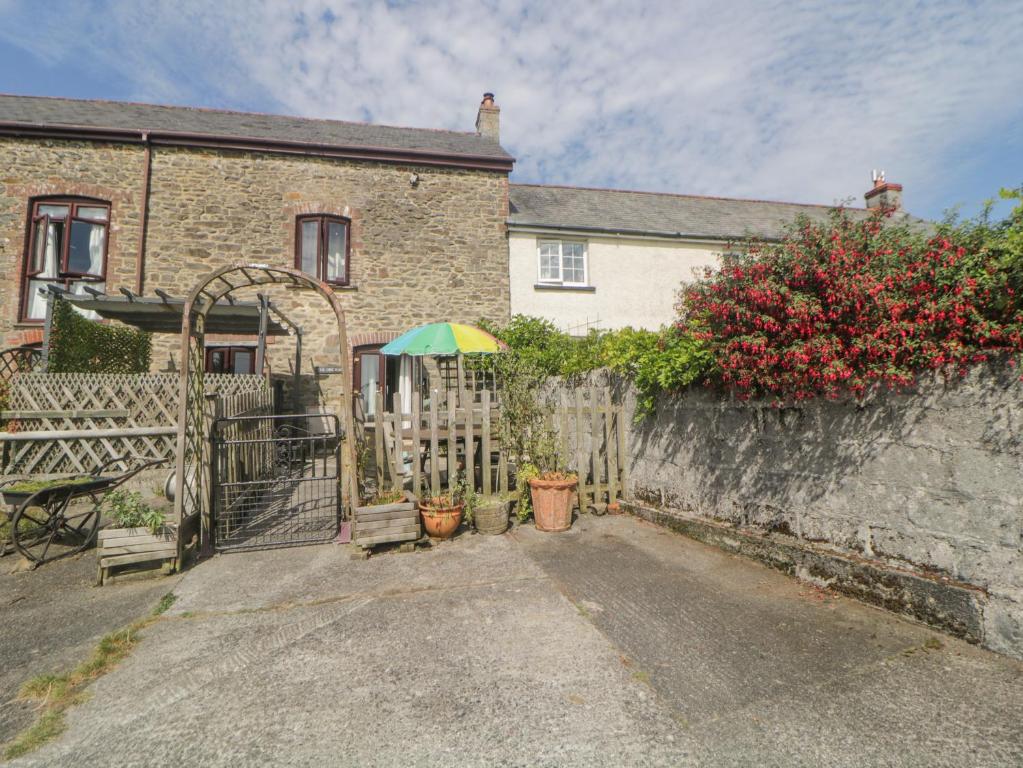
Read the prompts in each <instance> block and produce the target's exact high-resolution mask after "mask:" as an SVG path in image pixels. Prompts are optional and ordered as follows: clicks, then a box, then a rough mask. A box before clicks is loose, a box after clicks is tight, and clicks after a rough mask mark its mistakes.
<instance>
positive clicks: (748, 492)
mask: <svg viewBox="0 0 1023 768" xmlns="http://www.w3.org/2000/svg"><path fill="white" fill-rule="evenodd" d="M616 386H617V389H618V393H619V395H620V396H621V397H623V399H624V400H625V403H626V418H627V419H630V423H631V419H632V416H633V415H634V412H635V393H634V392H633V391H632V389H631V387H630V386H629V385H628V384H626V383H623V382H620V381H619V382H618V383H617V385H616ZM630 453H631V465H630V466H631V471H632V478H631V480H632V482H631V495H632V498H634V499H635V500H636V501H637V502H638V503H639V504H640V505H642V506H645V507H646V508H648V509H649V508H656V510H657V511H659V512H660V513H668V514H674V515H675V517H678V518H680V519H681V518H688V519H703V520H704V521H714V522H717V523H723V524H725V525H727V526H731V527H732V528H734V529H736V530H741V531H744V532H748V533H752V534H756V535H759V536H762V537H764V538H765V539H766V538H769V539H771V540H772V541H773V542H775V543H778V542H781V543H783V544H784V545H785V546H786V547H791V546H796V547H799V546H802V547H803V548H804V549H807V550H810V549H812V550H813V551H814V552H815V553H816V554H815V557H816V556H817V555H819V554H821V553H823V554H825V555H826V554H827V553H828V552H832V553H834V554H835V556H836V557H838V558H844V559H850V558H851V559H852V560H853V561H855V562H856V563H860V564H864V563H865V564H868V565H869V566H871V568H872V569H874V570H873V571H870V572H871V573H873V572H875V571H876V573H877V574H879V575H877V577H876V578H877V579H878V580H879V584H880V582H883V581H884V578H885V577H884V574H885V573H888V574H896V573H898V574H910V575H916V576H919V577H921V578H923V579H926V580H927V581H928V582H930V583H933V584H936V585H938V586H939V587H940V586H941V585H942V584H945V585H947V586H948V588H949V589H950V590H953V589H954V590H962V589H966V590H970V591H971V592H973V591H975V592H976V595H977V597H976V600H975V604H976V606H977V609H976V610H977V614H978V615H977V618H976V621H975V622H973V621H971V622H969V623H971V624H976V626H970V628H969V629H968V630H966V631H962V630H959V631H956V629H955V627H954V626H953V625H952V624H949V623H948V622H944V623H943V622H941V621H938V622H936V623H937V624H938V625H942V624H944V628H946V629H948V630H950V631H953V632H954V633H956V634H960V635H962V636H965V637H967V638H968V639H971V640H973V641H975V642H980V643H982V644H983V645H985V646H986V647H988V648H991V649H992V650H996V651H999V652H1002V653H1005V654H1008V655H1011V656H1015V657H1017V658H1023V506H1021V487H1023V484H1021V480H1023V382H1021V381H1020V377H1019V372H1018V371H1014V370H1013V369H1011V368H1009V367H1008V366H1002V365H991V366H985V367H981V368H977V369H975V370H974V371H972V372H971V373H970V374H969V375H968V376H967V377H966V378H965V379H962V380H956V381H949V382H946V381H945V380H944V379H942V378H941V377H938V376H935V377H933V378H927V379H926V380H925V381H923V382H922V383H921V384H920V386H919V387H918V388H917V390H915V391H914V392H911V393H904V394H894V393H880V394H877V395H875V396H872V397H870V398H868V399H866V400H865V401H863V402H855V401H849V402H829V401H813V402H810V403H804V404H800V405H795V406H786V407H780V408H779V407H772V405H770V404H769V403H766V402H741V401H736V400H734V399H730V398H728V397H726V396H722V395H720V394H718V393H713V392H709V391H706V390H693V391H690V392H686V393H684V394H682V395H679V396H674V397H662V398H661V399H660V401H659V402H658V404H657V408H656V411H655V413H653V414H651V415H650V416H648V417H647V418H646V419H644V420H642V421H640V422H637V423H632V424H631V433H630ZM662 522H663V521H662ZM673 527H679V526H673ZM685 527H686V526H685V525H683V526H681V528H683V529H684V528H685ZM754 549H756V548H754ZM784 559H785V560H786V562H790V563H791V562H796V561H797V560H798V558H794V557H788V556H787V557H786V558H784ZM773 564H777V563H773ZM797 564H798V563H797ZM788 570H790V571H791V572H793V573H795V574H796V575H802V576H807V575H808V573H807V569H806V568H803V569H799V568H796V567H795V566H793V567H791V568H788ZM811 570H812V569H811ZM825 570H826V569H825ZM869 570H870V569H868V571H869ZM809 575H810V576H813V574H812V573H810V574H809ZM893 578H894V577H893ZM818 580H819V581H822V582H824V583H827V584H831V585H832V586H834V587H835V588H837V589H841V590H843V591H846V592H849V590H848V589H845V588H844V587H845V585H844V583H843V580H842V579H841V578H831V577H830V576H828V575H827V574H825V575H824V576H821V577H820V578H819V579H818ZM881 586H883V585H881ZM853 593H854V594H855V596H857V597H861V598H863V599H867V600H872V598H871V596H870V591H869V590H861V589H859V588H857V590H853ZM883 593H884V590H883V589H882V590H881V591H880V592H877V593H876V594H883ZM930 599H931V598H928V597H927V596H926V595H925V596H924V597H923V603H922V604H921V605H922V606H923V607H916V608H910V607H907V605H908V604H906V603H905V602H904V601H903V603H902V604H900V602H899V601H894V602H892V601H890V600H887V599H884V598H881V599H873V600H872V601H873V602H877V603H878V604H881V605H884V606H885V607H888V608H893V609H895V610H900V611H902V612H904V613H908V614H910V615H914V616H916V617H917V618H921V619H924V620H931V619H930V618H929V617H928V610H927V604H928V601H929V600H930ZM938 602H939V603H940V600H939V601H938ZM953 624H954V622H953Z"/></svg>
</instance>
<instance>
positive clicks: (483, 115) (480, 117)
mask: <svg viewBox="0 0 1023 768" xmlns="http://www.w3.org/2000/svg"><path fill="white" fill-rule="evenodd" d="M476 133H478V134H479V135H480V136H485V137H486V138H488V139H493V140H494V141H500V140H501V108H500V107H499V106H497V104H495V103H494V94H492V93H484V94H483V101H482V102H481V103H480V111H479V112H477V113H476Z"/></svg>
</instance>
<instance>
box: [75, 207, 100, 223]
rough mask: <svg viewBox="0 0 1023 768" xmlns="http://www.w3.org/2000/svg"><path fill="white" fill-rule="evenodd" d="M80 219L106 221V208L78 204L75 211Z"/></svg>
mask: <svg viewBox="0 0 1023 768" xmlns="http://www.w3.org/2000/svg"><path fill="white" fill-rule="evenodd" d="M76 215H77V216H78V218H80V219H92V220H93V221H106V220H107V209H106V208H99V207H94V206H85V205H82V206H79V207H78V212H77V213H76Z"/></svg>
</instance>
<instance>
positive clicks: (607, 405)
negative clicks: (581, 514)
mask: <svg viewBox="0 0 1023 768" xmlns="http://www.w3.org/2000/svg"><path fill="white" fill-rule="evenodd" d="M553 396H554V399H555V400H556V405H555V407H554V410H555V418H554V423H555V425H556V430H557V432H558V433H559V434H558V444H559V446H560V448H561V454H562V457H563V458H564V459H565V463H566V465H567V469H568V470H569V471H571V472H575V473H576V474H577V475H578V476H579V488H578V491H577V495H578V504H579V508H580V509H581V510H585V509H586V508H588V507H600V506H602V505H604V504H607V503H612V502H616V501H617V500H618V499H619V498H621V497H623V496H624V495H625V492H626V488H627V487H628V464H629V462H628V454H627V453H626V445H627V442H626V436H625V425H624V424H623V421H622V405H621V403H616V402H615V401H614V396H613V393H612V391H611V389H610V387H606V386H596V385H590V386H586V387H561V388H559V389H558V390H556V391H555V393H554V395H553Z"/></svg>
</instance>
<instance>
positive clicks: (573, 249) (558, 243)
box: [536, 240, 589, 285]
mask: <svg viewBox="0 0 1023 768" xmlns="http://www.w3.org/2000/svg"><path fill="white" fill-rule="evenodd" d="M536 251H537V258H538V263H539V280H540V282H541V283H549V284H554V285H587V284H588V281H589V273H588V270H587V266H586V243H585V242H584V241H582V240H539V241H537V244H536Z"/></svg>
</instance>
